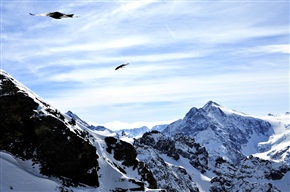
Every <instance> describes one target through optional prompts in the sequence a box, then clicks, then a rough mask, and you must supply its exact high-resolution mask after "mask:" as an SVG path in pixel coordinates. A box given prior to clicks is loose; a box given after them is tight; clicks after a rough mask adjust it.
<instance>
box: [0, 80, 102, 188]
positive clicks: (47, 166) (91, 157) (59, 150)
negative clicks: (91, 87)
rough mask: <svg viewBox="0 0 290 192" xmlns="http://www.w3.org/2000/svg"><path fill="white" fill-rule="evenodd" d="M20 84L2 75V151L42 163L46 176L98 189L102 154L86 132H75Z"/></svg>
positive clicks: (0, 123) (0, 147) (0, 134)
mask: <svg viewBox="0 0 290 192" xmlns="http://www.w3.org/2000/svg"><path fill="white" fill-rule="evenodd" d="M16 84H17V83H16V81H15V80H14V79H13V78H11V77H9V76H4V75H2V74H0V86H1V89H0V91H1V94H0V114H1V116H0V127H1V129H0V149H1V150H5V151H8V152H10V153H12V154H13V155H16V156H18V157H21V158H23V159H33V161H34V162H35V163H40V165H41V168H40V170H41V174H43V175H47V176H56V177H61V178H63V179H64V180H66V181H65V182H66V183H71V184H79V183H84V184H88V185H92V186H98V185H99V183H98V177H97V169H98V161H97V159H98V155H97V154H96V149H95V147H93V146H92V145H91V144H90V143H89V142H88V141H87V139H86V135H85V134H84V132H82V131H80V130H76V131H75V133H73V132H72V131H71V130H70V129H69V128H68V127H67V126H68V125H69V122H66V121H65V118H64V116H63V115H61V114H60V112H59V111H57V110H56V109H53V108H51V107H50V106H49V105H48V104H46V103H44V102H42V101H40V100H37V99H36V98H32V97H30V95H29V94H28V93H27V92H25V91H23V90H21V89H20V88H19V87H17V86H16ZM65 178H67V179H65Z"/></svg>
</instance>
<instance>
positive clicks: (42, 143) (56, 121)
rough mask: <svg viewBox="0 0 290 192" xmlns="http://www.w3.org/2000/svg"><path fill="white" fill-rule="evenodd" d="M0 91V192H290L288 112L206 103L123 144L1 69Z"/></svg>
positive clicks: (123, 137)
mask: <svg viewBox="0 0 290 192" xmlns="http://www.w3.org/2000/svg"><path fill="white" fill-rule="evenodd" d="M0 93H1V94H0V114H1V115H0V128H1V129H0V161H1V162H0V163H1V165H2V167H1V174H0V182H1V183H0V185H1V188H0V189H1V191H2V190H3V191H76V192H81V191H82V192H86V191H100V192H103V191H104V192H107V191H160V190H161V189H165V190H167V191H195V192H198V191H199V192H208V191H210V192H214V191H257V192H258V191H275V192H276V191H277V192H278V191H281V192H284V191H285V192H286V191H289V190H288V189H289V186H290V167H289V114H285V115H284V116H277V117H276V116H266V117H262V118H257V117H252V116H250V115H246V114H244V113H240V112H237V111H234V110H231V109H228V108H225V107H222V106H221V105H219V104H217V103H215V102H212V101H210V102H208V103H207V104H206V105H205V106H204V107H203V108H200V109H197V108H192V109H191V110H190V111H189V112H188V113H187V114H186V116H185V117H184V118H183V119H180V120H178V121H176V122H173V123H171V124H170V125H161V126H157V127H155V128H152V129H151V130H150V131H149V132H146V133H144V134H142V133H143V132H144V131H148V130H147V129H146V128H144V129H139V130H138V129H137V130H133V131H132V133H134V135H138V137H137V138H131V139H130V143H131V144H130V143H127V142H125V141H126V140H127V138H128V137H127V136H126V135H125V136H122V135H120V134H117V133H116V132H113V131H111V130H109V129H107V128H105V127H102V126H91V125H89V124H88V123H86V122H85V121H83V120H82V119H81V118H79V117H78V116H77V115H76V114H74V113H72V112H71V111H69V112H67V113H66V114H63V113H61V112H60V111H58V110H57V109H56V108H54V107H52V106H51V105H49V104H47V103H46V102H45V101H44V100H42V99H41V98H40V97H38V96H37V95H35V94H34V93H33V92H32V91H30V90H29V89H28V88H26V87H25V86H23V85H22V84H21V83H19V82H17V81H16V80H15V79H13V78H12V77H11V76H10V75H8V74H7V73H6V72H4V71H1V73H0ZM165 127H166V128H165ZM156 129H157V130H159V131H157V130H156ZM140 130H141V131H140ZM127 131H130V130H127ZM160 131H161V132H160ZM137 132H138V133H137Z"/></svg>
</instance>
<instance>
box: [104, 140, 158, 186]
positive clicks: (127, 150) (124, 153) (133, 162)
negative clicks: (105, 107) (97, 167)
mask: <svg viewBox="0 0 290 192" xmlns="http://www.w3.org/2000/svg"><path fill="white" fill-rule="evenodd" d="M105 142H106V144H107V149H106V150H107V152H108V153H110V154H113V155H114V158H115V159H116V160H118V161H121V162H122V165H123V166H126V167H132V168H133V170H135V169H137V170H138V173H139V174H140V175H141V180H142V181H146V182H148V184H149V185H148V187H149V188H153V189H156V188H157V184H156V180H155V179H154V177H153V175H152V173H151V172H150V171H149V170H148V169H147V168H146V166H145V165H144V163H142V162H139V161H137V159H136V157H137V152H136V150H135V148H134V147H133V146H132V145H131V144H129V143H126V142H124V141H121V140H119V139H116V138H114V137H106V138H105ZM117 167H118V169H119V170H120V171H121V172H123V173H124V174H126V171H125V170H124V169H123V168H122V167H120V166H117ZM133 182H135V184H138V185H139V186H140V187H139V188H134V189H129V190H139V191H144V190H145V185H144V183H142V182H138V181H137V180H135V181H133Z"/></svg>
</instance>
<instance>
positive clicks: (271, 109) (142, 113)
mask: <svg viewBox="0 0 290 192" xmlns="http://www.w3.org/2000/svg"><path fill="white" fill-rule="evenodd" d="M53 11H60V12H64V13H74V14H75V15H77V16H79V17H78V18H67V19H60V20H56V19H52V18H50V17H40V16H30V15H29V13H47V12H53ZM289 15H290V14H289V0H278V1H276V0H275V1H274V0H272V1H271V0H267V1H262V0H247V1H237V0H232V1H231V0H227V1H220V0H215V1H207V0H205V1H201V0H199V1H195V0H191V1H190V0H187V1H174V0H171V1H166V0H160V1H150V0H146V1H145V0H143V1H137V0H135V1H132V0H127V1H113V0H112V1H108V0H107V1H95V0H91V1H73V0H71V1H52V0H41V1H40V0H38V1H36V0H34V1H33V0H29V1H27V0H21V1H16V0H2V1H1V69H3V70H5V71H6V72H8V73H9V74H10V75H12V76H13V77H14V78H15V79H17V80H18V81H20V82H21V83H22V84H24V85H25V86H26V87H28V88H29V89H31V90H32V91H33V92H35V93H36V94H37V95H39V96H40V97H41V98H43V99H44V100H45V101H47V102H48V103H50V104H51V105H53V106H54V107H55V108H57V109H59V110H60V111H62V112H67V111H68V110H71V111H72V112H74V113H75V114H77V115H78V116H79V117H80V118H82V119H83V120H85V121H86V122H88V123H89V124H93V125H104V126H106V127H107V128H110V129H113V130H116V129H121V128H133V127H141V126H143V125H146V126H149V127H152V126H153V125H157V124H164V123H171V122H173V121H174V120H177V119H181V118H183V117H184V116H185V114H186V113H187V112H188V111H189V110H190V108H192V107H197V108H200V107H202V106H204V105H205V104H206V103H207V102H208V101H210V100H212V101H215V102H217V103H219V104H220V105H222V106H225V107H228V108H231V109H235V110H237V111H240V112H244V113H247V114H250V115H256V116H261V115H267V114H268V113H272V114H276V115H278V114H282V113H285V112H286V111H289V54H290V46H289ZM122 63H130V64H129V65H128V66H126V67H125V68H122V69H119V70H117V71H115V67H116V66H118V65H120V64H122Z"/></svg>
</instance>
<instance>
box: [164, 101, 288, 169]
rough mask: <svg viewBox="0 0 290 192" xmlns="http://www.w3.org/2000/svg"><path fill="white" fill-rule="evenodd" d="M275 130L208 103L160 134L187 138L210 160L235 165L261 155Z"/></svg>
mask: <svg viewBox="0 0 290 192" xmlns="http://www.w3.org/2000/svg"><path fill="white" fill-rule="evenodd" d="M275 128H276V126H274V125H273V124H271V123H269V122H268V121H266V120H263V119H261V118H256V117H252V116H250V115H246V114H244V113H241V112H237V111H234V110H231V109H228V108H226V107H223V106H221V105H219V104H217V103H215V102H212V101H209V102H208V103H207V104H206V105H205V106H204V107H202V108H199V109H197V108H195V107H193V108H191V109H190V111H189V112H188V113H187V114H186V115H185V117H184V118H183V119H180V120H177V121H175V122H173V123H171V124H170V125H168V126H167V128H166V129H164V130H163V133H164V134H167V135H174V134H176V133H182V134H185V135H190V136H192V137H193V138H194V139H195V140H196V141H197V142H198V143H200V144H201V146H204V147H205V148H206V149H207V151H208V152H209V153H210V154H211V158H212V159H213V160H214V159H216V158H217V157H223V158H224V159H226V160H227V161H229V162H232V163H234V164H235V163H237V162H239V161H240V160H241V159H243V158H244V157H246V156H249V155H252V154H256V153H260V152H262V151H261V150H262V146H261V144H262V143H263V142H268V141H269V138H270V137H271V136H273V135H275ZM285 139H286V138H285ZM286 140H287V139H286ZM288 140H289V139H288ZM263 150H266V149H263ZM263 152H264V151H263Z"/></svg>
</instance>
